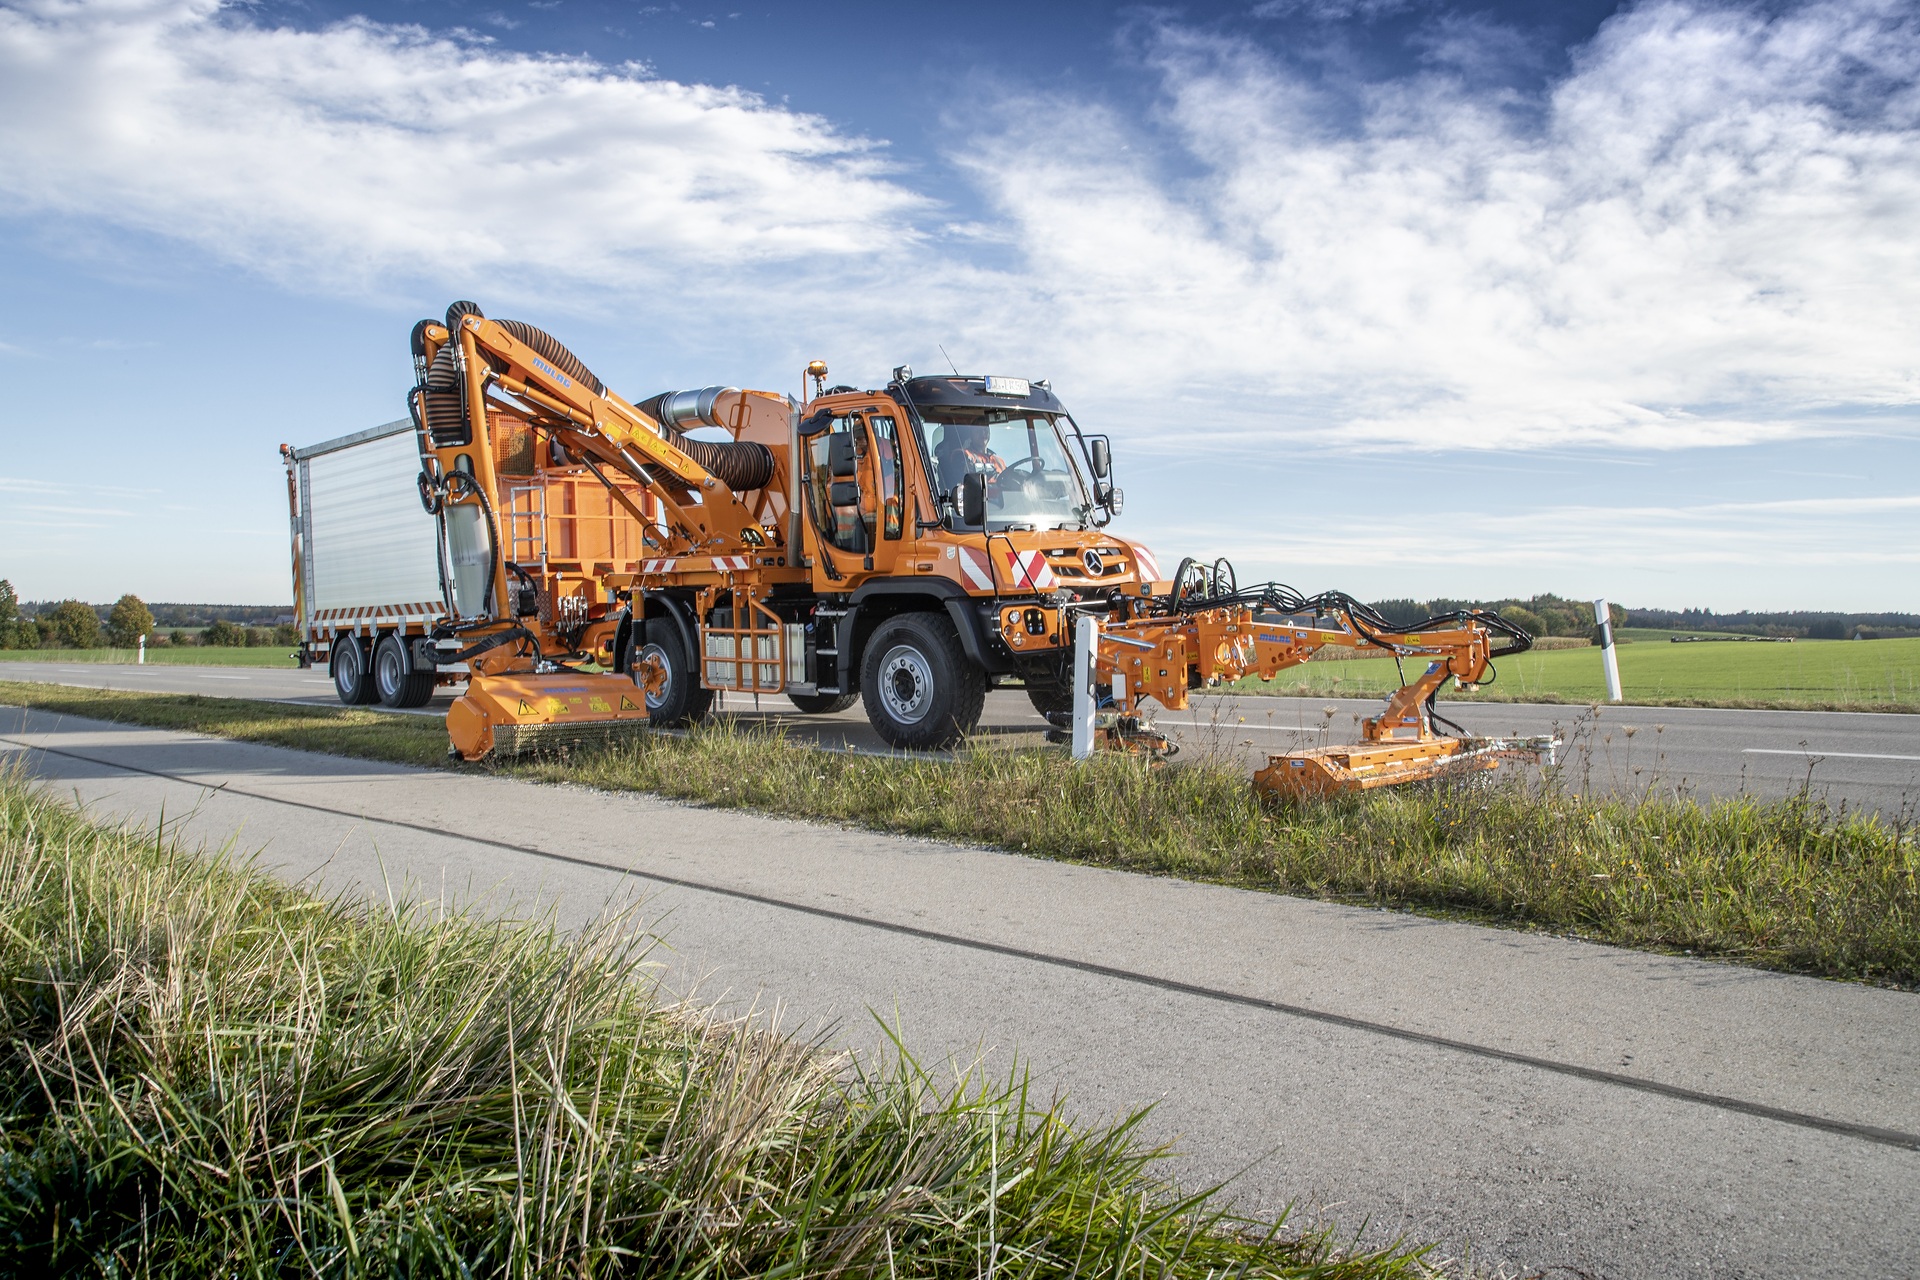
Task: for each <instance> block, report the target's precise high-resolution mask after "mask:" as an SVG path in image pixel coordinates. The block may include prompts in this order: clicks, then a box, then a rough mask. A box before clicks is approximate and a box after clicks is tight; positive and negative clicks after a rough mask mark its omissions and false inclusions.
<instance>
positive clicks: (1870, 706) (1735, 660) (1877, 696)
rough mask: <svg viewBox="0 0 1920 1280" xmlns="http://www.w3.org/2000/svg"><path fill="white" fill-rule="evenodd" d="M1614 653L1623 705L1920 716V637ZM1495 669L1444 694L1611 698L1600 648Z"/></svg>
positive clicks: (1350, 663)
mask: <svg viewBox="0 0 1920 1280" xmlns="http://www.w3.org/2000/svg"><path fill="white" fill-rule="evenodd" d="M1615 653H1616V654H1617V656H1618V658H1619V662H1620V685H1621V688H1622V690H1623V692H1624V693H1625V694H1626V700H1627V701H1628V702H1630V703H1633V704H1635V705H1638V706H1670V707H1756V708H1777V709H1781V710H1808V711H1899V712H1907V713H1916V712H1920V638H1911V639H1894V640H1798V641H1795V642H1793V643H1791V644H1784V643H1776V642H1771V641H1767V640H1764V639H1754V640H1750V641H1743V640H1740V639H1738V638H1734V637H1722V638H1718V639H1712V640H1706V641H1703V642H1700V643H1688V644H1673V643H1668V642H1666V641H1665V640H1661V641H1658V642H1655V641H1642V642H1639V643H1634V644H1625V645H1620V646H1618V647H1617V648H1616V650H1615ZM1495 666H1496V669H1497V671H1498V679H1497V680H1495V681H1494V682H1493V683H1492V684H1488V685H1483V686H1481V688H1480V689H1479V690H1478V691H1477V692H1473V693H1466V692H1462V691H1460V690H1456V689H1453V688H1451V687H1449V688H1446V689H1443V690H1442V691H1441V694H1440V696H1441V698H1442V699H1443V700H1447V699H1455V700H1458V701H1462V702H1564V703H1574V704H1585V703H1590V702H1596V701H1599V700H1602V699H1604V698H1605V697H1606V677H1605V675H1604V673H1603V671H1602V669H1601V657H1600V651H1599V650H1598V649H1595V648H1591V647H1577V648H1568V649H1545V650H1535V651H1534V652H1531V653H1524V654H1521V655H1519V656H1518V657H1514V658H1507V659H1504V660H1502V661H1500V662H1498V663H1496V664H1495ZM1410 673H1411V672H1410ZM1399 684H1400V681H1399V679H1398V677H1397V675H1396V673H1395V670H1394V664H1393V662H1392V661H1391V660H1390V659H1389V660H1385V661H1383V660H1381V659H1379V658H1372V659H1361V660H1354V659H1347V660H1343V661H1331V662H1309V663H1304V664H1302V665H1300V666H1298V667H1294V668H1291V669H1289V670H1287V671H1283V672H1281V673H1280V675H1279V677H1278V678H1276V679H1275V680H1274V681H1272V683H1267V682H1264V681H1261V680H1257V679H1248V680H1242V681H1240V682H1238V683H1237V684H1234V685H1232V686H1229V688H1230V691H1231V692H1234V693H1256V694H1282V695H1291V696H1304V697H1315V698H1327V697H1336V698H1344V697H1360V698H1365V697H1382V696H1384V695H1386V694H1387V693H1389V692H1391V691H1392V690H1394V689H1396V688H1398V687H1399Z"/></svg>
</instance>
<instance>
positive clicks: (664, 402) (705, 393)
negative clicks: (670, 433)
mask: <svg viewBox="0 0 1920 1280" xmlns="http://www.w3.org/2000/svg"><path fill="white" fill-rule="evenodd" d="M739 394H740V389H739V388H738V387H701V388H700V389H699V390H698V391H669V392H667V393H666V394H664V395H661V396H657V397H655V399H657V400H658V401H659V404H660V412H659V413H657V414H655V415H654V416H655V417H656V418H658V419H659V420H660V421H661V422H664V423H665V424H667V425H668V426H670V427H679V428H681V429H683V430H684V429H686V428H687V427H703V426H704V427H724V426H726V425H727V424H726V423H724V422H722V421H721V420H720V419H719V417H718V416H717V415H716V414H715V412H714V410H715V409H716V408H717V407H718V406H719V403H720V397H721V396H726V395H739Z"/></svg>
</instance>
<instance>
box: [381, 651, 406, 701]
mask: <svg viewBox="0 0 1920 1280" xmlns="http://www.w3.org/2000/svg"><path fill="white" fill-rule="evenodd" d="M373 669H374V672H375V674H376V675H378V677H379V679H380V692H381V693H382V694H384V695H385V696H387V697H389V698H391V697H394V696H396V695H397V694H398V693H399V691H400V681H401V679H402V677H403V676H404V675H405V672H403V671H401V670H400V660H399V658H398V656H397V655H395V654H394V653H393V651H392V650H391V649H389V650H388V651H386V652H385V653H382V654H381V655H380V656H379V657H378V658H377V659H375V660H374V665H373Z"/></svg>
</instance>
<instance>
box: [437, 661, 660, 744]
mask: <svg viewBox="0 0 1920 1280" xmlns="http://www.w3.org/2000/svg"><path fill="white" fill-rule="evenodd" d="M646 727H647V699H646V695H645V693H644V691H643V690H641V689H640V688H639V687H638V686H636V685H635V684H634V683H633V681H632V680H630V679H628V678H627V677H626V676H623V675H585V674H582V673H579V672H573V671H566V672H556V673H554V674H550V675H533V674H507V675H494V676H475V677H474V678H473V680H472V681H471V682H470V683H469V684H468V685H467V691H466V692H465V693H463V694H461V695H460V696H459V697H458V698H456V699H454V702H453V705H452V706H451V707H449V708H448V709H447V736H448V738H450V739H451V740H452V742H453V749H454V751H455V753H457V754H458V755H459V757H460V758H461V759H462V760H479V759H481V758H483V757H485V756H487V755H488V754H491V753H499V754H502V755H521V754H525V753H528V752H536V751H559V750H574V749H579V748H582V747H594V746H602V745H606V744H608V743H613V742H619V741H622V740H624V739H626V738H628V737H631V736H632V735H634V734H635V733H637V732H639V731H640V730H643V729H645V728H646Z"/></svg>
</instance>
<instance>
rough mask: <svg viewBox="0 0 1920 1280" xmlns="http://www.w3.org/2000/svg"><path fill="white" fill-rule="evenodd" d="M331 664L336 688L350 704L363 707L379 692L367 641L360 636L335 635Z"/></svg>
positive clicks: (341, 698)
mask: <svg viewBox="0 0 1920 1280" xmlns="http://www.w3.org/2000/svg"><path fill="white" fill-rule="evenodd" d="M328 666H329V667H330V672H329V674H331V675H332V676H333V691H334V692H335V693H336V694H338V695H339V697H340V701H342V702H344V703H346V704H347V705H348V706H350V707H364V706H366V705H367V704H368V703H369V702H372V701H373V700H374V699H376V698H378V697H379V696H380V695H379V692H378V691H377V690H376V689H375V688H374V687H373V673H372V671H371V670H370V669H369V667H368V663H367V646H366V642H365V641H363V640H361V639H360V637H359V636H335V637H334V639H333V656H332V658H331V659H330V661H329V663H328Z"/></svg>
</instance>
